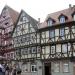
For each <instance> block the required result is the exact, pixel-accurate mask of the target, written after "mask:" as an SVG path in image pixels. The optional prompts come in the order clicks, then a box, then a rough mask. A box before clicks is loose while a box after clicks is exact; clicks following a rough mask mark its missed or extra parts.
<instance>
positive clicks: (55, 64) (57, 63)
mask: <svg viewBox="0 0 75 75" xmlns="http://www.w3.org/2000/svg"><path fill="white" fill-rule="evenodd" d="M54 72H60V63H59V62H55V63H54Z"/></svg>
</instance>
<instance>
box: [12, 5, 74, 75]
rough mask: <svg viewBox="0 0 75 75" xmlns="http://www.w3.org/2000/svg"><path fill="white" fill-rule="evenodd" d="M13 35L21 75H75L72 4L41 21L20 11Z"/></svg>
mask: <svg viewBox="0 0 75 75" xmlns="http://www.w3.org/2000/svg"><path fill="white" fill-rule="evenodd" d="M12 37H13V44H14V45H13V46H14V48H15V52H14V53H15V60H16V61H18V62H16V64H17V66H19V67H21V69H22V74H23V75H63V74H64V75H75V58H74V57H75V6H73V7H71V6H70V7H69V8H67V9H64V10H61V11H57V12H54V13H51V14H48V16H47V18H46V20H45V21H44V22H43V23H39V21H36V20H35V19H33V18H32V17H31V16H30V15H28V14H27V13H26V12H25V11H23V10H22V11H21V13H20V15H19V18H18V20H17V23H16V25H15V28H14V30H13V36H12Z"/></svg>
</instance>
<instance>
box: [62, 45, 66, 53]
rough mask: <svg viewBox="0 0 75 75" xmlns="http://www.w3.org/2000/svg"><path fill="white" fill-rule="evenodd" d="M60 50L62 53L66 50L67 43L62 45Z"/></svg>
mask: <svg viewBox="0 0 75 75" xmlns="http://www.w3.org/2000/svg"><path fill="white" fill-rule="evenodd" d="M62 52H63V53H65V52H67V44H63V45H62Z"/></svg>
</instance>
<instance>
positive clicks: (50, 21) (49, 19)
mask: <svg viewBox="0 0 75 75" xmlns="http://www.w3.org/2000/svg"><path fill="white" fill-rule="evenodd" d="M53 23H55V20H54V19H52V18H48V20H47V25H48V26H52V24H53Z"/></svg>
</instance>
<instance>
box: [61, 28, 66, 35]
mask: <svg viewBox="0 0 75 75" xmlns="http://www.w3.org/2000/svg"><path fill="white" fill-rule="evenodd" d="M64 34H65V32H64V28H61V29H60V36H64Z"/></svg>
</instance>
